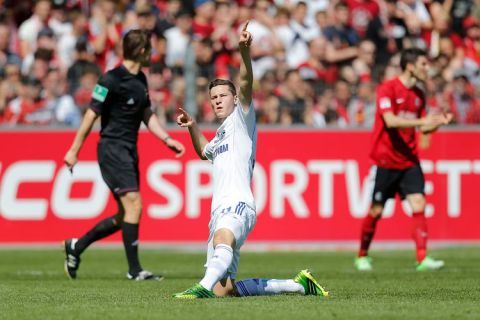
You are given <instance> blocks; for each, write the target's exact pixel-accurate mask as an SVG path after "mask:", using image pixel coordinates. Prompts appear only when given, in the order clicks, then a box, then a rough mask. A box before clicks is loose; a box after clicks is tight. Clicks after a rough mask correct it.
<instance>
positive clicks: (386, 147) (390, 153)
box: [370, 77, 426, 169]
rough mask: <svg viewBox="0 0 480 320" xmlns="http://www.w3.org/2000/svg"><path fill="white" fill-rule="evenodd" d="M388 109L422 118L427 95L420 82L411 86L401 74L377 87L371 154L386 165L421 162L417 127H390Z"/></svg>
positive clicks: (413, 117) (399, 165)
mask: <svg viewBox="0 0 480 320" xmlns="http://www.w3.org/2000/svg"><path fill="white" fill-rule="evenodd" d="M385 112H393V114H395V115H396V116H397V117H402V118H406V119H418V118H421V117H423V116H424V115H425V113H426V111H425V95H424V93H423V91H422V90H421V89H420V88H418V87H417V86H415V87H413V88H407V87H405V86H404V85H403V83H402V82H401V81H400V79H399V78H398V77H397V78H395V79H392V80H388V81H385V82H384V83H382V84H381V85H380V86H379V87H378V89H377V112H376V115H375V125H374V129H373V141H372V151H371V153H370V157H371V158H372V160H373V162H374V163H375V164H376V165H377V166H379V167H382V168H388V169H406V168H409V167H412V166H414V165H416V164H418V163H419V159H418V150H417V139H416V129H415V128H391V129H389V128H387V126H386V125H385V121H384V120H383V114H384V113H385Z"/></svg>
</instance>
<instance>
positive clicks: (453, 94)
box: [447, 69, 479, 124]
mask: <svg viewBox="0 0 480 320" xmlns="http://www.w3.org/2000/svg"><path fill="white" fill-rule="evenodd" d="M473 93H474V88H473V87H472V86H471V85H470V83H469V81H468V77H467V75H466V73H465V71H463V70H461V69H460V70H458V71H457V72H456V73H455V75H454V78H453V83H452V86H451V91H450V92H448V93H447V101H448V104H449V106H450V111H451V112H452V113H453V114H454V122H455V123H457V124H472V123H475V120H477V121H478V109H479V106H478V100H475V97H474V94H473ZM477 123H478V122H477Z"/></svg>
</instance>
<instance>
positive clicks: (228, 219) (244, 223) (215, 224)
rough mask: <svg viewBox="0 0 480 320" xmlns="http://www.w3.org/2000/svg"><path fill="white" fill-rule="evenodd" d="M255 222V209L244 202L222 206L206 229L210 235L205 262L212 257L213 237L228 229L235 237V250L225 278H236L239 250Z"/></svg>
mask: <svg viewBox="0 0 480 320" xmlns="http://www.w3.org/2000/svg"><path fill="white" fill-rule="evenodd" d="M256 221H257V213H256V212H255V209H253V208H250V207H249V206H248V205H246V204H245V202H238V203H236V204H235V205H232V206H228V207H227V206H222V207H220V208H218V209H217V210H215V211H214V212H213V213H212V216H211V218H210V223H209V224H208V228H209V229H210V235H209V237H208V249H207V262H206V263H205V267H207V266H208V262H209V261H210V258H211V257H212V256H213V252H214V248H213V235H214V233H215V231H217V230H219V229H223V228H225V229H228V230H230V231H232V233H233V235H234V236H235V248H232V249H233V261H232V264H231V265H230V267H229V268H228V270H227V274H226V275H225V278H230V279H235V277H236V276H237V269H238V264H239V263H240V248H241V247H242V245H243V243H244V242H245V240H246V239H247V236H248V234H249V233H250V231H252V229H253V227H254V226H255V223H256Z"/></svg>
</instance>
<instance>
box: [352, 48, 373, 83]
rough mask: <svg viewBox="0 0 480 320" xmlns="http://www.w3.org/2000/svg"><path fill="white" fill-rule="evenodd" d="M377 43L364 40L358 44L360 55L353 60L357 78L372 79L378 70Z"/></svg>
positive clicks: (361, 79) (363, 80) (362, 79)
mask: <svg viewBox="0 0 480 320" xmlns="http://www.w3.org/2000/svg"><path fill="white" fill-rule="evenodd" d="M375 51H376V48H375V44H374V43H373V42H372V41H370V40H362V41H361V42H360V44H359V45H358V57H357V58H356V59H355V60H353V62H352V67H353V70H354V72H355V74H356V76H357V78H358V79H359V80H360V81H362V82H366V81H370V80H371V79H372V76H373V75H374V74H377V73H376V72H373V69H374V68H375Z"/></svg>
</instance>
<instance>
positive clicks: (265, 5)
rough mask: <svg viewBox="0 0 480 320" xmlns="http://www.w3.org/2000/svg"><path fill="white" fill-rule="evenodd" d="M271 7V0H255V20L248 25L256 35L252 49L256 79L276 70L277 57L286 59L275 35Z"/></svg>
mask: <svg viewBox="0 0 480 320" xmlns="http://www.w3.org/2000/svg"><path fill="white" fill-rule="evenodd" d="M269 9H270V2H269V1H267V0H258V1H255V3H254V7H253V20H251V21H250V23H249V25H248V29H249V31H250V32H251V33H252V34H254V35H255V37H254V38H253V42H252V46H251V49H250V50H251V51H250V54H251V56H252V67H253V73H254V75H253V76H254V78H255V79H260V78H261V77H262V76H263V75H264V74H265V72H266V71H268V70H274V69H275V67H276V59H277V58H278V59H281V60H283V59H284V50H283V45H282V43H281V42H280V40H279V39H278V38H277V36H276V35H275V32H274V19H273V18H272V16H270V15H269ZM242 22H244V21H242Z"/></svg>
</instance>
